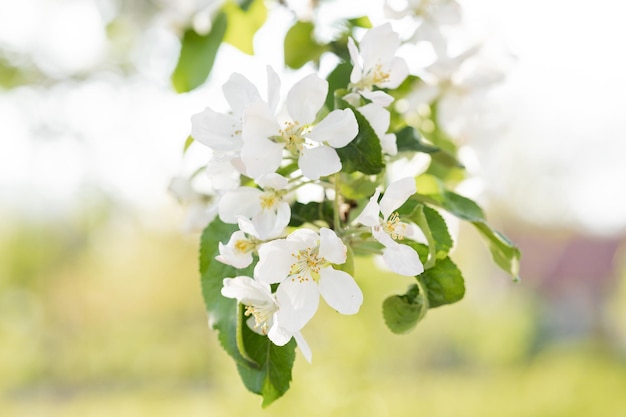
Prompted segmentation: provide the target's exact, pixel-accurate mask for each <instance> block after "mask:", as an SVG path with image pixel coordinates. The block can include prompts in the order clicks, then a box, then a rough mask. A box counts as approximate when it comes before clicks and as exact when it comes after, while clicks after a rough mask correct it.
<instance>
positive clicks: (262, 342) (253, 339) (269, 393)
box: [200, 219, 296, 406]
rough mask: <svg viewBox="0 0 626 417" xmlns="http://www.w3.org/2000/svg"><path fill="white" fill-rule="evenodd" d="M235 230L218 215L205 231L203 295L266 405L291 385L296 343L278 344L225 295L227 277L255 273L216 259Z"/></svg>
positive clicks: (250, 386) (244, 373)
mask: <svg viewBox="0 0 626 417" xmlns="http://www.w3.org/2000/svg"><path fill="white" fill-rule="evenodd" d="M235 230H237V226H236V225H231V224H225V223H223V222H222V221H220V220H219V219H216V220H214V221H213V222H212V223H211V224H209V225H208V226H207V227H206V229H205V230H204V232H203V233H202V238H201V243H200V273H201V279H202V295H203V297H204V302H205V304H206V308H207V313H208V316H209V323H210V326H211V327H212V328H213V329H214V330H216V331H217V333H218V340H219V342H220V344H221V345H222V347H223V348H224V350H225V351H226V353H228V354H229V355H230V356H231V357H232V358H233V359H234V360H235V363H236V364H237V369H238V371H239V375H240V376H241V379H242V381H243V383H244V385H245V386H246V388H248V389H249V390H250V391H252V392H254V393H256V394H260V395H262V396H263V405H264V406H266V405H268V404H270V403H271V402H272V401H274V400H275V399H276V398H279V397H280V396H281V395H283V394H284V393H285V392H286V391H287V390H288V389H289V384H290V381H291V369H292V367H293V362H294V358H295V352H294V349H295V345H296V344H295V341H293V340H292V341H290V342H289V343H287V344H286V345H285V346H276V345H274V344H273V343H272V342H271V341H270V340H269V339H268V338H267V337H265V336H261V335H258V334H256V333H254V332H253V331H252V330H250V329H249V328H248V326H247V324H245V317H244V316H242V314H243V312H242V311H241V309H240V308H238V306H237V301H236V300H234V299H231V298H226V297H224V296H222V294H221V289H222V282H223V279H224V278H227V277H235V276H239V275H247V276H252V274H253V267H252V266H250V267H248V268H246V269H243V270H238V269H235V268H233V267H231V266H228V265H224V264H222V263H221V262H218V261H217V260H215V256H216V255H217V254H218V253H219V249H218V243H219V242H221V241H226V240H228V239H229V237H230V235H231V234H232V232H234V231H235Z"/></svg>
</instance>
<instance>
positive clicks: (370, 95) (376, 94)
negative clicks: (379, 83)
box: [361, 90, 393, 107]
mask: <svg viewBox="0 0 626 417" xmlns="http://www.w3.org/2000/svg"><path fill="white" fill-rule="evenodd" d="M361 95H362V96H363V97H365V98H366V99H368V100H370V101H371V102H372V103H376V104H380V105H381V106H383V107H387V106H389V105H390V104H391V103H393V97H392V96H390V95H389V94H387V93H385V92H384V91H381V90H376V91H369V90H361Z"/></svg>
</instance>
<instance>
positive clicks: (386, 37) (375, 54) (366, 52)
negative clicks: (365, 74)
mask: <svg viewBox="0 0 626 417" xmlns="http://www.w3.org/2000/svg"><path fill="white" fill-rule="evenodd" d="M399 47H400V36H399V35H398V34H397V33H396V32H394V31H393V29H392V28H391V23H389V22H386V23H384V24H382V25H380V26H376V27H374V28H372V29H370V30H368V31H367V33H366V34H365V35H364V36H363V39H362V40H361V43H360V44H359V50H360V51H361V57H362V58H363V69H364V71H368V70H370V69H373V68H375V67H376V65H377V64H383V66H385V64H386V63H387V62H390V61H391V60H392V59H393V57H394V55H395V53H396V51H397V50H398V48H399Z"/></svg>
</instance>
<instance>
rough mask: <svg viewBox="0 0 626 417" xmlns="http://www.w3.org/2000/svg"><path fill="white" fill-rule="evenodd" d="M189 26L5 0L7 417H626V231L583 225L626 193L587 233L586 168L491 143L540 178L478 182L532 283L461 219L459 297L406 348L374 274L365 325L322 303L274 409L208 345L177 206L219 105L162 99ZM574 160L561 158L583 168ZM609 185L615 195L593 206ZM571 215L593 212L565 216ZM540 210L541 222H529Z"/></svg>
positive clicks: (182, 10) (190, 240)
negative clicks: (185, 161) (177, 184)
mask: <svg viewBox="0 0 626 417" xmlns="http://www.w3.org/2000/svg"><path fill="white" fill-rule="evenodd" d="M478 3H479V4H482V6H481V7H485V5H486V4H487V5H488V3H489V2H486V1H483V2H478ZM492 5H493V4H492ZM476 7H479V6H476ZM195 11H197V4H195V2H174V1H172V2H168V1H159V2H151V1H136V2H121V1H112V0H111V1H87V0H85V1H74V0H67V1H43V0H28V1H23V2H16V3H11V4H9V2H1V3H0V122H1V123H0V124H1V125H2V127H0V158H1V159H0V161H1V163H0V166H1V168H0V415H2V416H11V417H13V416H16V417H23V416H24V417H31V416H36V417H38V416H42V417H49V416H63V417H66V416H81V417H82V416H89V417H91V416H110V415H114V416H119V417H124V416H151V417H158V416H240V415H241V416H243V415H246V416H250V415H272V416H274V415H275V416H287V415H298V416H309V415H310V416H348V415H357V416H376V417H379V416H381V417H382V416H394V417H395V416H414V415H430V416H481V417H488V416H520V417H522V416H523V417H533V416H537V417H543V416H551V417H552V416H555V417H559V416H563V417H577V416H589V415H593V416H601V417H604V416H606V417H621V416H624V415H626V399H625V398H624V393H625V392H626V325H625V324H624V318H625V317H626V256H625V255H624V253H625V252H624V251H625V250H626V244H625V242H626V239H625V237H624V236H625V235H624V231H623V230H624V224H625V223H626V222H624V221H623V220H624V217H625V216H624V215H623V213H622V214H621V215H619V216H618V217H617V220H613V219H615V217H610V216H604V215H603V214H602V212H601V211H600V212H598V213H596V212H593V213H592V212H590V210H593V209H594V207H600V208H603V207H610V206H613V207H615V206H617V207H620V204H621V206H623V203H624V199H623V198H620V197H619V196H618V195H617V194H619V192H616V191H615V190H619V189H620V188H619V185H620V183H621V184H622V185H623V177H620V176H619V174H618V175H617V176H615V175H611V176H610V178H609V177H608V176H607V178H606V181H605V182H603V180H604V178H603V177H601V176H596V177H594V181H595V182H594V187H595V188H592V190H593V193H590V194H589V195H590V196H591V195H594V196H596V197H598V198H591V197H590V200H592V199H593V200H594V202H595V206H594V205H591V206H585V207H586V208H585V210H582V212H584V213H585V214H586V215H588V218H592V219H601V220H604V222H600V223H602V224H601V227H599V228H595V229H594V228H593V227H591V226H590V224H594V223H593V222H585V221H584V220H580V218H577V217H576V216H578V215H579V214H580V212H581V210H580V207H582V206H581V204H575V203H572V202H571V201H568V200H567V199H566V197H564V195H565V196H567V195H569V194H567V193H565V194H559V192H560V191H562V190H564V187H565V185H564V184H570V183H573V182H574V178H579V176H580V170H578V169H574V168H571V169H570V167H569V165H558V164H557V167H556V168H555V166H554V165H549V168H550V169H546V170H543V171H542V170H541V169H539V176H537V175H538V174H537V172H534V175H535V176H534V177H533V172H532V171H533V170H531V169H528V167H529V166H531V165H528V164H527V165H524V164H522V163H521V162H520V161H521V160H523V157H520V154H515V151H516V149H517V148H516V147H515V146H514V145H513V146H512V147H510V148H503V147H502V146H497V147H494V149H491V147H490V146H491V145H490V146H486V145H485V143H484V142H483V143H482V144H481V143H477V146H476V147H477V149H478V151H477V152H478V159H482V160H483V162H484V161H487V162H488V163H487V164H485V165H486V166H487V168H489V167H490V166H492V165H493V164H492V163H491V162H490V161H491V159H490V158H491V155H492V154H491V153H489V152H490V149H491V151H493V152H495V155H497V157H499V158H502V156H503V155H504V156H505V161H504V162H505V163H510V165H511V166H513V167H514V169H515V176H516V177H522V178H524V179H526V180H528V181H529V182H530V183H529V184H525V185H526V187H525V188H524V187H522V186H520V187H516V186H515V185H519V183H513V184H510V185H509V188H507V186H506V184H503V183H502V182H501V178H496V177H495V176H493V175H492V174H493V172H491V171H490V170H489V169H486V170H485V172H483V173H482V175H483V179H484V180H485V182H486V183H487V184H489V183H490V181H494V183H496V184H498V186H499V187H502V188H500V189H496V190H493V189H491V190H490V189H489V187H487V190H486V191H487V193H486V197H485V199H484V201H483V203H484V204H485V206H486V208H487V213H488V216H489V219H490V220H491V222H492V223H493V224H494V226H495V227H496V228H498V229H500V230H502V231H504V232H505V233H506V234H507V235H508V236H509V237H510V238H511V239H512V240H514V241H515V242H517V243H519V245H520V246H521V249H522V254H523V256H522V259H523V260H522V268H521V274H522V277H523V281H522V282H521V283H518V284H514V283H511V282H510V281H509V279H508V278H507V277H506V276H505V275H504V274H503V273H501V272H499V271H498V270H497V269H496V268H495V267H493V266H492V263H491V261H490V259H489V254H488V251H487V250H486V249H485V247H484V245H483V243H482V241H480V239H479V238H478V236H477V235H476V233H475V232H474V230H472V229H470V228H468V227H466V226H465V225H463V224H461V225H458V235H457V242H458V245H457V247H456V249H455V251H454V254H453V258H454V259H455V262H457V264H458V265H459V266H460V267H461V269H462V270H463V271H464V275H465V278H466V287H467V295H466V298H465V299H464V300H462V301H461V302H459V303H457V304H455V305H452V306H447V307H442V308H440V309H436V310H432V311H431V312H429V314H428V316H427V317H426V319H425V321H424V322H423V323H421V324H420V325H419V326H418V327H417V329H416V330H415V331H413V332H412V333H410V334H408V335H402V336H398V335H394V334H392V333H391V332H389V331H388V330H387V328H386V327H385V325H384V322H383V319H382V315H381V304H382V301H383V300H384V299H385V298H386V297H387V296H388V295H390V294H393V293H398V292H403V291H404V289H405V288H406V287H407V286H408V285H409V283H410V282H409V280H407V279H406V278H404V277H399V276H395V275H391V274H387V273H385V272H382V270H380V269H378V267H377V266H376V265H373V263H374V261H373V260H360V261H359V262H358V264H357V268H356V271H357V272H356V279H357V281H358V282H359V285H361V287H362V288H363V292H364V294H365V302H364V305H363V307H362V311H361V312H360V313H359V314H358V315H356V316H340V315H338V314H336V313H335V312H334V311H331V309H330V308H328V307H327V306H325V305H322V306H321V310H320V312H319V314H318V315H317V316H316V317H315V318H314V320H313V321H312V322H311V323H310V324H309V325H308V326H307V327H306V329H305V330H304V335H305V337H306V338H307V340H308V341H309V344H310V345H311V348H312V349H313V364H312V365H309V364H307V363H306V362H305V361H304V360H303V359H302V357H300V356H298V357H297V360H296V364H295V368H294V375H293V382H292V387H291V389H290V391H289V392H288V393H287V394H286V395H285V397H283V398H282V399H280V400H278V401H277V402H276V403H275V404H273V405H271V406H270V407H269V408H268V409H266V410H262V409H261V408H260V399H259V398H258V397H257V396H255V395H253V394H250V393H249V392H247V391H246V390H245V388H244V387H243V386H242V384H241V382H240V380H239V377H238V375H237V371H236V369H235V366H234V364H233V363H232V361H231V360H230V358H229V357H228V356H227V355H226V354H225V353H224V352H223V351H222V349H221V348H220V347H219V345H218V344H217V341H216V337H215V334H213V333H212V332H211V331H210V330H209V329H208V325H207V317H206V314H205V311H204V307H203V301H202V296H201V292H200V282H199V276H198V272H197V249H198V242H199V237H198V235H197V234H196V233H184V232H183V231H181V230H180V225H181V224H182V223H183V219H184V212H183V209H182V208H180V207H178V206H177V205H176V203H175V202H174V201H173V199H172V198H169V197H168V196H167V194H166V188H167V179H168V178H169V177H171V176H173V175H175V174H177V169H179V167H178V164H179V163H180V158H181V157H180V148H181V147H182V143H183V141H184V138H185V137H186V135H187V133H188V129H189V116H190V115H191V114H192V113H193V112H197V111H199V110H201V109H202V108H203V106H205V105H206V104H207V101H208V100H207V97H213V96H209V93H210V92H211V90H209V89H201V90H200V91H199V92H198V93H195V95H194V94H188V95H182V96H177V95H175V94H174V93H173V92H172V91H171V87H170V86H169V78H168V76H169V73H170V72H171V69H172V68H173V65H174V64H175V59H176V54H177V48H178V44H177V37H176V34H177V33H178V32H177V30H179V29H180V28H181V27H182V26H183V23H180V22H186V21H188V19H189V15H190V14H193V13H194V12H195ZM64 19H69V20H64ZM81 22H82V24H78V23H81ZM70 23H76V25H71V24H70ZM76 27H77V28H76ZM72 28H74V29H72ZM94 28H95V29H94ZM81 35H83V37H82V38H81ZM88 35H89V36H88ZM44 39H45V42H44ZM85 39H87V40H90V41H89V42H92V43H89V42H87V41H85ZM83 41H84V42H87V44H86V45H87V46H85V45H83V43H84V42H83ZM46 42H47V43H46ZM81 42H83V43H81ZM42 43H43V44H44V46H43V47H42V46H41V44H42ZM155 45H156V47H155ZM55 48H57V49H55ZM94 49H95V50H96V51H95V52H94ZM231 52H232V51H230V52H229V50H228V49H227V50H226V51H225V52H224V53H231ZM76 56H78V57H82V58H81V59H76ZM218 59H219V57H218ZM222 69H223V70H225V69H228V66H224V68H222ZM219 70H220V68H219V66H218V67H216V75H214V76H212V77H215V78H213V79H211V80H210V81H211V82H214V83H215V84H217V85H218V86H219V84H220V83H219V82H218V81H219V80H220V78H219V77H220V75H219ZM207 88H208V87H207ZM215 91H218V94H219V89H217V90H215ZM211 94H213V93H211ZM565 99H567V98H565ZM548 101H549V100H548ZM147 103H151V106H152V107H148V105H147ZM165 116H167V117H165ZM164 120H167V121H168V123H169V124H168V125H167V126H166V125H164V124H163V123H165V122H164ZM171 125H174V127H171ZM616 128H620V127H619V126H617V127H616ZM623 131H624V130H619V129H618V130H616V132H617V134H616V135H615V136H614V137H615V138H618V139H619V138H621V137H622V136H623ZM563 136H564V137H566V138H567V139H571V136H569V137H568V136H567V134H566V132H563ZM554 140H555V141H556V140H557V139H554ZM496 148H497V149H496ZM506 149H508V152H509V153H508V154H507V153H506ZM564 149H565V148H564V147H563V145H562V144H561V145H555V146H553V147H551V148H550V149H549V152H552V154H550V155H552V156H553V157H554V160H556V161H562V160H563V158H562V157H560V155H561V154H563V153H564V154H565V155H566V157H567V158H569V159H572V154H571V152H570V151H564ZM605 149H606V148H605ZM481 152H482V153H481ZM546 152H548V151H546ZM568 152H569V153H568ZM608 153H609V154H610V153H612V152H608ZM507 155H508V157H507ZM516 157H517V159H516ZM507 158H508V159H507ZM528 158H530V157H528ZM546 158H547V157H546V153H545V152H544V153H541V158H538V159H546ZM609 159H610V158H609ZM528 161H529V163H536V164H539V165H535V166H539V167H542V166H544V165H541V161H539V162H537V160H535V159H532V158H530V159H528ZM490 164H491V165H490ZM559 167H560V170H559ZM555 169H556V171H555ZM551 170H552V171H551ZM570 171H572V172H570ZM555 172H556V175H552V176H551V174H554V173H555ZM603 172H604V171H602V170H600V175H602V174H603ZM611 172H621V171H611ZM566 173H573V175H570V176H569V177H568V176H566V175H565V174H566ZM489 175H492V176H489ZM542 175H543V177H542ZM590 175H591V174H590ZM537 178H540V179H541V180H538V179H537ZM555 178H556V179H555ZM616 178H617V181H618V183H617V184H618V186H617V187H613V186H612V185H607V184H611V182H610V181H615V180H616ZM620 178H621V179H620ZM557 179H558V180H559V181H561V182H559V181H557ZM532 180H534V181H535V182H534V183H533V182H532ZM498 181H499V182H498ZM546 183H547V184H548V186H546ZM580 185H581V183H580V182H578V183H576V184H573V185H572V188H573V189H577V188H579V187H580ZM583 185H584V184H583ZM533 186H536V189H538V190H541V192H542V193H543V194H542V193H537V194H532V187H533ZM542 187H543V188H542ZM546 187H547V188H546ZM551 187H552V188H551ZM607 187H608V189H609V191H610V195H611V198H610V199H606V198H599V197H602V196H603V193H604V191H606V190H607ZM586 189H587V190H589V189H588V188H586ZM621 189H623V188H621ZM503 190H504V191H503ZM546 196H549V198H547V197H546ZM558 200H562V201H558ZM563 201H568V203H567V204H570V205H571V206H572V207H575V208H576V209H579V210H578V211H574V212H573V214H572V213H568V212H563V211H560V210H561V208H562V207H563V204H564V203H563ZM558 203H561V205H559V204H558ZM529 206H532V208H533V210H535V211H534V212H532V213H536V212H541V213H542V214H543V216H536V217H534V218H533V217H532V216H523V215H520V213H519V211H516V208H517V209H519V208H520V207H529ZM527 212H528V211H527ZM454 227H455V228H456V227H457V225H455V226H454Z"/></svg>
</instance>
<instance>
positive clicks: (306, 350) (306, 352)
mask: <svg viewBox="0 0 626 417" xmlns="http://www.w3.org/2000/svg"><path fill="white" fill-rule="evenodd" d="M293 338H294V339H296V343H297V344H298V349H300V352H302V356H304V359H306V361H307V362H308V363H311V359H312V358H313V353H312V352H311V348H310V347H309V344H308V343H307V342H306V340H305V339H304V336H302V333H300V332H294V333H293Z"/></svg>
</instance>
